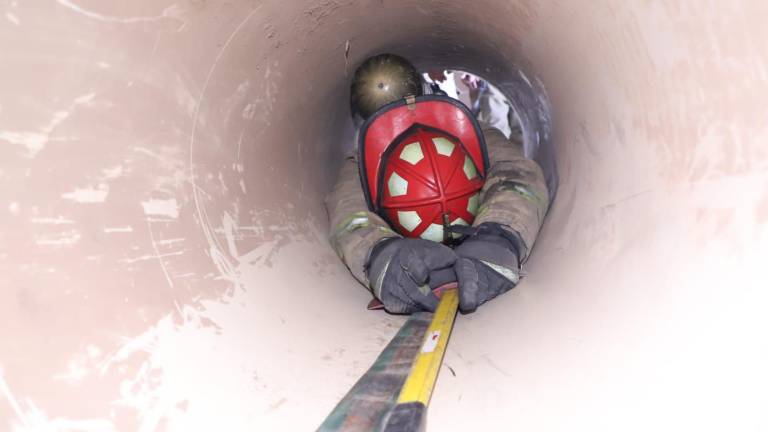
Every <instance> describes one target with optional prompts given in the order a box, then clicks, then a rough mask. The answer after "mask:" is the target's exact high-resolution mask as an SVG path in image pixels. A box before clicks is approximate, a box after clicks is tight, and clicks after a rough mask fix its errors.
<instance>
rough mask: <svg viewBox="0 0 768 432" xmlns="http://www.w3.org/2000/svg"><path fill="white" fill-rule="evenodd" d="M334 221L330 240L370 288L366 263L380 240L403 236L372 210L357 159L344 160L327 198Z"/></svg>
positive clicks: (327, 207)
mask: <svg viewBox="0 0 768 432" xmlns="http://www.w3.org/2000/svg"><path fill="white" fill-rule="evenodd" d="M325 208H326V210H327V211H328V216H329V219H330V222H331V227H330V228H331V232H330V242H331V246H332V247H333V249H334V250H335V251H336V254H337V255H338V256H339V258H341V260H342V261H344V264H346V265H347V267H348V268H349V270H350V271H351V272H352V275H353V276H354V277H355V278H356V279H357V280H358V281H360V283H362V284H363V285H365V286H366V287H368V288H369V289H370V285H369V283H368V278H367V277H366V272H365V265H366V262H367V261H368V256H369V254H370V250H371V248H372V247H373V245H374V244H376V243H377V242H379V241H381V240H383V239H385V238H389V237H399V235H398V234H397V233H395V232H394V231H393V230H392V229H391V228H390V227H389V225H388V224H387V223H386V222H385V221H384V220H383V219H382V218H381V217H379V216H378V215H377V214H376V213H373V212H371V211H369V210H368V205H367V204H366V202H365V195H363V188H362V186H361V184H360V174H359V171H358V165H357V161H356V160H355V159H354V158H352V157H350V158H347V159H346V160H345V161H344V164H343V165H342V168H341V171H340V173H339V178H338V180H337V181H336V185H335V186H334V188H333V191H332V192H331V193H330V195H328V197H326V199H325Z"/></svg>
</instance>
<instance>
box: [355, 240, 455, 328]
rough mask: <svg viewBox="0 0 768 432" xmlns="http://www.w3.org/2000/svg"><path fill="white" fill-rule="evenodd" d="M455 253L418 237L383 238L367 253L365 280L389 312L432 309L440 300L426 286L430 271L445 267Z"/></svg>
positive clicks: (449, 264) (453, 257) (451, 262)
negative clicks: (366, 276) (368, 256)
mask: <svg viewBox="0 0 768 432" xmlns="http://www.w3.org/2000/svg"><path fill="white" fill-rule="evenodd" d="M455 261H456V254H454V252H453V250H451V249H450V248H449V247H447V246H443V245H441V244H439V243H435V242H431V241H427V240H421V239H404V238H391V239H386V240H382V241H380V242H379V243H377V244H376V245H374V247H373V249H372V250H371V253H370V259H369V261H368V263H369V264H368V280H369V281H371V289H372V290H373V295H374V296H376V298H378V299H379V300H381V302H382V303H383V304H384V308H385V309H386V310H387V311H389V312H391V313H412V312H416V311H419V310H427V311H434V310H435V308H437V304H438V302H439V300H438V299H437V297H436V296H435V295H434V294H433V293H432V290H431V288H430V286H429V279H430V273H433V272H438V271H441V270H444V269H448V268H450V267H451V266H453V264H454V262H455Z"/></svg>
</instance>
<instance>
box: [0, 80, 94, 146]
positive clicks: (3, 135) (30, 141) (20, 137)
mask: <svg viewBox="0 0 768 432" xmlns="http://www.w3.org/2000/svg"><path fill="white" fill-rule="evenodd" d="M95 96H96V93H88V94H85V95H82V96H79V97H77V98H75V99H74V100H73V101H72V103H71V104H70V106H69V107H67V109H66V110H61V111H56V112H54V113H53V117H51V119H50V120H49V121H48V123H47V124H46V125H44V126H42V127H41V128H40V129H39V130H37V131H11V130H3V131H0V140H3V141H7V142H9V143H11V144H15V145H19V146H22V147H25V148H26V149H27V157H29V158H33V157H35V156H37V154H38V153H39V152H40V151H41V150H43V149H44V148H45V146H46V144H48V142H49V141H50V139H51V134H52V133H53V131H54V129H56V127H57V126H59V125H60V124H61V122H63V121H64V120H66V119H67V118H68V117H69V116H70V115H71V114H72V111H73V110H74V109H75V108H76V107H77V106H78V105H83V104H88V103H90V102H91V101H93V98H94V97H95Z"/></svg>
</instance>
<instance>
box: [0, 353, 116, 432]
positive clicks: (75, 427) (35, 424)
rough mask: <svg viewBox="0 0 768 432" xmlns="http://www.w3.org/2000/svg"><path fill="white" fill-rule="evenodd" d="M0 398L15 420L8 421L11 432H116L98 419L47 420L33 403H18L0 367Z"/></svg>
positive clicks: (104, 421)
mask: <svg viewBox="0 0 768 432" xmlns="http://www.w3.org/2000/svg"><path fill="white" fill-rule="evenodd" d="M0 396H4V398H5V399H6V400H7V401H8V403H9V404H10V405H11V410H12V412H13V414H14V417H15V418H11V419H9V420H10V422H9V423H8V425H9V426H10V428H11V430H12V431H13V432H54V431H57V432H58V431H62V432H63V431H67V432H117V428H115V425H114V424H113V423H112V421H110V420H107V419H104V418H99V419H78V420H75V419H70V418H65V417H55V418H48V415H47V414H46V413H45V412H44V411H43V410H41V409H40V408H38V407H37V406H36V405H35V403H34V402H33V401H32V400H31V399H29V398H24V399H23V400H22V402H23V404H22V403H20V402H19V400H18V399H17V398H16V396H15V395H14V394H13V392H12V391H11V387H10V386H9V385H8V383H7V381H6V380H5V377H4V375H3V370H2V367H0Z"/></svg>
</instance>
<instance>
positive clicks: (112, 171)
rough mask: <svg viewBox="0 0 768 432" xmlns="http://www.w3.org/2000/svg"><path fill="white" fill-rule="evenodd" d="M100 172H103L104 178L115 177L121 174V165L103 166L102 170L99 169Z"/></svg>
mask: <svg viewBox="0 0 768 432" xmlns="http://www.w3.org/2000/svg"><path fill="white" fill-rule="evenodd" d="M101 173H102V174H104V178H105V179H107V180H112V179H116V178H118V177H120V176H121V175H123V166H122V165H116V166H114V167H111V168H104V169H103V170H101Z"/></svg>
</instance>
